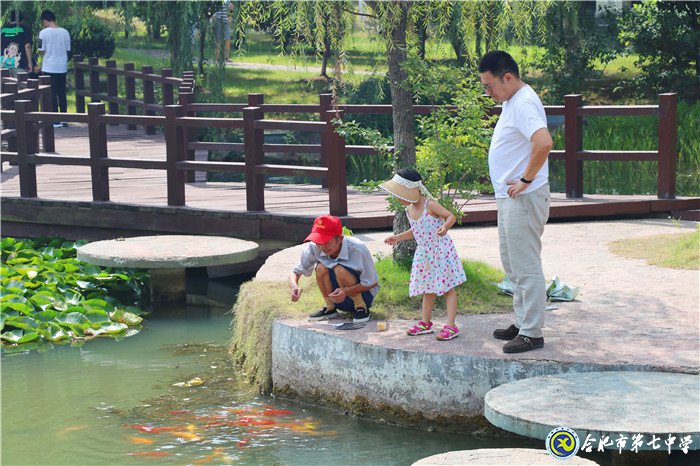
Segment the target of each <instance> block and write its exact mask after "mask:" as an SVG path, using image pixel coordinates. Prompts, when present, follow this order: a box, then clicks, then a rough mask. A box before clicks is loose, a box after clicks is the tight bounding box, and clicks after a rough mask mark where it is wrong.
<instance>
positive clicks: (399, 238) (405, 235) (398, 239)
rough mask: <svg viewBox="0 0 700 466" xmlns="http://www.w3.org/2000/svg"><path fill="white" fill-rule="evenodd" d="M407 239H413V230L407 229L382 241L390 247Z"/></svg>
mask: <svg viewBox="0 0 700 466" xmlns="http://www.w3.org/2000/svg"><path fill="white" fill-rule="evenodd" d="M409 239H413V229H412V228H411V229H409V230H406V231H404V232H403V233H399V234H398V235H391V236H389V237H388V238H387V239H385V240H384V242H385V243H386V244H390V245H392V246H393V245H395V244H396V243H399V242H401V241H406V240H409Z"/></svg>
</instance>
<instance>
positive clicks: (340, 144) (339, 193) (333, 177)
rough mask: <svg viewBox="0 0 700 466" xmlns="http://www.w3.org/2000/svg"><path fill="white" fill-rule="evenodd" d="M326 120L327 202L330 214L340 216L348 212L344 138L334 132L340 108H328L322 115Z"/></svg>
mask: <svg viewBox="0 0 700 466" xmlns="http://www.w3.org/2000/svg"><path fill="white" fill-rule="evenodd" d="M324 116H325V118H324V120H325V122H326V131H325V132H326V135H325V142H326V144H325V147H321V151H324V150H325V151H326V160H327V161H328V204H329V207H330V214H331V215H335V216H336V217H342V216H343V215H347V214H348V177H347V165H346V161H345V139H344V138H343V137H342V136H340V135H339V134H338V133H336V131H335V129H336V125H335V124H334V123H333V120H334V119H338V120H341V119H342V118H343V111H342V110H338V111H335V110H329V111H327V112H326V114H325V115H324Z"/></svg>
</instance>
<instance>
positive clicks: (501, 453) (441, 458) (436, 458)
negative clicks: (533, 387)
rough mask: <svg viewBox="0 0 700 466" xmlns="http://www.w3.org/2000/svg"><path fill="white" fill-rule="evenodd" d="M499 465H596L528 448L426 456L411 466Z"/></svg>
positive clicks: (586, 460)
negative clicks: (563, 458) (555, 456)
mask: <svg viewBox="0 0 700 466" xmlns="http://www.w3.org/2000/svg"><path fill="white" fill-rule="evenodd" d="M461 464H464V465H469V464H473V465H477V464H478V465H499V466H502V465H504V464H507V465H510V466H521V465H522V466H529V465H532V464H537V465H550V464H552V465H554V464H556V465H559V466H562V465H564V464H565V465H567V466H568V465H570V464H575V465H593V464H598V463H596V462H595V461H591V460H589V459H586V458H581V457H578V456H574V457H572V458H568V459H566V460H564V461H562V460H560V459H556V458H554V457H553V456H551V455H550V454H549V453H547V451H546V450H545V449H544V448H542V450H532V449H529V448H482V449H479V450H461V451H449V452H447V453H440V454H438V455H433V456H428V457H427V458H423V459H421V460H418V461H416V462H415V463H413V466H418V465H420V466H428V465H461Z"/></svg>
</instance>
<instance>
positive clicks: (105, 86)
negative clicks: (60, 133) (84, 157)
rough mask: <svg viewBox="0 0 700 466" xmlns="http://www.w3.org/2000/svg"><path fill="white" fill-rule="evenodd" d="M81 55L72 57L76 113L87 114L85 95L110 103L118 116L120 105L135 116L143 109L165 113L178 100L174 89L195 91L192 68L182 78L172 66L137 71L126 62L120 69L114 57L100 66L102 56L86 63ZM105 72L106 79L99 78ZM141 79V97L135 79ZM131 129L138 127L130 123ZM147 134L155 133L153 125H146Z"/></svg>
mask: <svg viewBox="0 0 700 466" xmlns="http://www.w3.org/2000/svg"><path fill="white" fill-rule="evenodd" d="M83 60H84V58H83V57H82V56H81V55H75V56H74V57H73V70H74V72H75V110H76V112H77V113H85V98H86V97H89V98H90V102H101V101H104V102H107V103H108V113H109V114H110V115H118V114H119V113H120V111H119V107H120V106H121V107H122V108H125V109H126V112H125V113H126V114H127V115H136V110H137V109H140V110H141V113H142V114H143V115H156V114H161V115H163V114H164V112H165V106H166V105H172V104H173V103H174V102H175V89H177V90H178V92H193V91H194V86H195V76H194V72H193V71H185V72H184V73H183V76H182V78H177V77H174V76H173V73H172V70H171V69H170V68H163V69H162V70H161V71H160V74H156V73H154V72H153V67H152V66H150V65H149V66H142V67H141V71H137V70H136V69H135V67H134V64H133V63H124V68H123V69H119V68H117V62H116V61H115V60H107V61H106V62H105V65H104V66H102V65H100V62H99V58H97V57H92V58H90V59H88V61H87V63H86V62H84V61H83ZM85 74H87V76H88V86H87V87H86V85H85ZM101 74H105V75H106V79H105V81H102V80H101V78H100V75H101ZM120 78H122V79H123V83H124V86H123V88H124V96H123V97H120V96H119V79H120ZM137 80H138V81H141V89H142V90H143V91H142V98H141V99H137V95H136V88H137V86H136V81H137ZM156 84H160V87H161V99H160V101H159V102H158V101H156V93H155V85H156ZM128 129H136V125H133V124H129V125H128ZM145 131H146V134H156V129H155V127H154V126H152V125H146V126H145Z"/></svg>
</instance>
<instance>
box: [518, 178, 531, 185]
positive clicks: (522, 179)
mask: <svg viewBox="0 0 700 466" xmlns="http://www.w3.org/2000/svg"><path fill="white" fill-rule="evenodd" d="M520 181H522V182H523V183H525V184H530V183H532V180H526V179H525V178H522V177H521V178H520Z"/></svg>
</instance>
